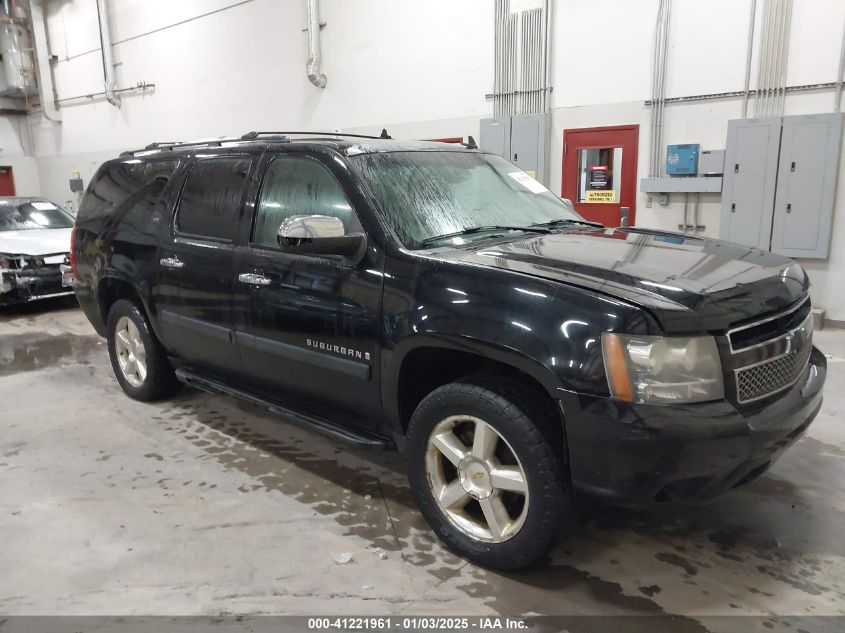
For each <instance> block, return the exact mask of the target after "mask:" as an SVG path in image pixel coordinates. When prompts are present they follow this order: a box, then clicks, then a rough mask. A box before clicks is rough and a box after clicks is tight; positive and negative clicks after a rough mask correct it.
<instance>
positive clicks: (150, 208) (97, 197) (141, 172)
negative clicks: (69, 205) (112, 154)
mask: <svg viewBox="0 0 845 633" xmlns="http://www.w3.org/2000/svg"><path fill="white" fill-rule="evenodd" d="M178 166H179V161H178V160H163V161H152V162H146V163H121V162H115V163H108V164H106V165H104V166H103V167H101V168H100V170H99V171H98V172H97V174H96V175H95V176H94V179H93V180H92V181H91V184H90V185H89V187H88V190H87V191H86V193H85V197H84V198H83V199H82V204H81V205H80V207H79V216H78V219H79V221H80V223H82V222H85V223H90V222H91V221H94V223H98V224H101V225H106V224H108V225H109V226H111V225H117V224H120V223H127V224H129V225H131V226H132V227H133V228H135V229H137V230H144V229H145V228H146V227H147V226H148V225H149V223H150V221H151V219H152V217H153V215H154V211H155V206H156V204H158V202H159V201H160V199H161V194H162V193H163V192H164V189H165V187H166V186H167V182H168V181H169V180H170V177H171V176H173V174H174V173H175V171H176V169H177V167H178ZM97 221H99V222H97Z"/></svg>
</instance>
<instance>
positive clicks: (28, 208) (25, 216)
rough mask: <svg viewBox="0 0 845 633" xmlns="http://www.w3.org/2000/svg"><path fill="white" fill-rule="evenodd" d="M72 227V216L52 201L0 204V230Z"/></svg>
mask: <svg viewBox="0 0 845 633" xmlns="http://www.w3.org/2000/svg"><path fill="white" fill-rule="evenodd" d="M69 228H73V217H72V216H71V215H70V214H68V213H67V211H65V210H64V209H60V208H59V207H57V206H56V205H55V204H53V203H52V202H47V201H46V200H45V201H41V200H33V201H32V202H24V203H22V204H17V205H7V204H3V205H0V231H26V230H30V229H69Z"/></svg>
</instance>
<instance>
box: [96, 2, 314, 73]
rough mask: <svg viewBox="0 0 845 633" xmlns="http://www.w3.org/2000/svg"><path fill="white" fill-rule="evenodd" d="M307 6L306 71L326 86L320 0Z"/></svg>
mask: <svg viewBox="0 0 845 633" xmlns="http://www.w3.org/2000/svg"><path fill="white" fill-rule="evenodd" d="M98 1H100V2H103V1H104V0H98ZM305 6H306V12H307V13H308V29H307V30H308V63H307V64H306V65H305V72H306V74H307V75H308V81H310V82H311V83H312V84H314V85H315V86H317V87H318V88H325V87H326V75H325V74H324V73H323V72H321V69H320V66H321V65H322V63H323V56H322V53H321V50H320V28H321V24H320V0H306V2H305Z"/></svg>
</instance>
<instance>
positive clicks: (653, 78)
mask: <svg viewBox="0 0 845 633" xmlns="http://www.w3.org/2000/svg"><path fill="white" fill-rule="evenodd" d="M662 14H663V0H660V5H659V6H658V9H657V22H656V23H655V25H654V52H653V54H652V60H651V126H650V128H649V161H650V165H649V174H648V175H649V177H651V178H656V177H657V173H656V172H655V170H654V165H655V147H654V138H655V132H656V130H657V100H658V95H657V80H658V77H657V67H658V60H659V58H660V35H659V33H660V20H661V16H662Z"/></svg>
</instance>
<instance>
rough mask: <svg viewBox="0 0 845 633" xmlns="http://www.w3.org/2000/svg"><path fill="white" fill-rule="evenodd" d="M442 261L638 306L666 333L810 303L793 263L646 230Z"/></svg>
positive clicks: (542, 241) (540, 240) (543, 240)
mask: <svg viewBox="0 0 845 633" xmlns="http://www.w3.org/2000/svg"><path fill="white" fill-rule="evenodd" d="M438 257H439V258H443V259H448V260H452V261H462V262H466V263H471V264H475V265H483V266H489V267H493V268H501V269H507V270H511V271H514V272H517V273H521V274H526V275H532V276H535V277H542V278H544V279H548V280H551V281H557V282H562V283H565V284H568V285H574V286H579V287H582V288H587V289H590V290H594V291H598V292H601V293H603V294H606V295H611V296H614V297H616V298H619V299H622V300H625V301H628V302H631V303H634V304H636V305H639V306H641V307H643V308H645V309H647V310H649V311H650V312H652V313H653V314H654V316H655V317H656V318H657V319H658V321H659V322H660V323H661V325H662V326H663V328H664V329H665V330H666V331H671V332H696V331H698V332H700V331H716V330H724V329H727V328H728V327H729V326H731V325H733V324H736V323H738V322H741V321H747V320H749V319H752V318H755V317H758V316H760V315H762V314H766V313H772V312H776V311H781V310H784V309H786V308H788V307H790V306H792V305H794V304H795V303H796V302H798V301H800V300H801V299H803V298H804V297H806V295H807V293H808V291H809V280H808V278H807V275H806V273H805V272H804V270H803V269H802V268H801V267H800V266H799V265H798V264H796V263H795V262H793V261H792V260H790V259H788V258H786V257H782V256H780V255H775V254H773V253H768V252H765V251H761V250H759V249H754V248H749V247H745V246H740V245H738V244H732V243H729V242H722V241H719V240H713V239H706V238H697V237H691V236H687V235H682V234H675V233H662V232H660V231H648V230H642V229H635V228H632V229H590V230H582V229H573V230H567V231H561V232H556V233H552V234H549V235H540V236H531V237H527V238H525V239H521V240H516V241H510V242H507V243H497V244H490V243H488V244H487V246H486V247H477V248H471V249H461V250H458V249H454V250H449V251H440V253H439V254H438Z"/></svg>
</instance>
